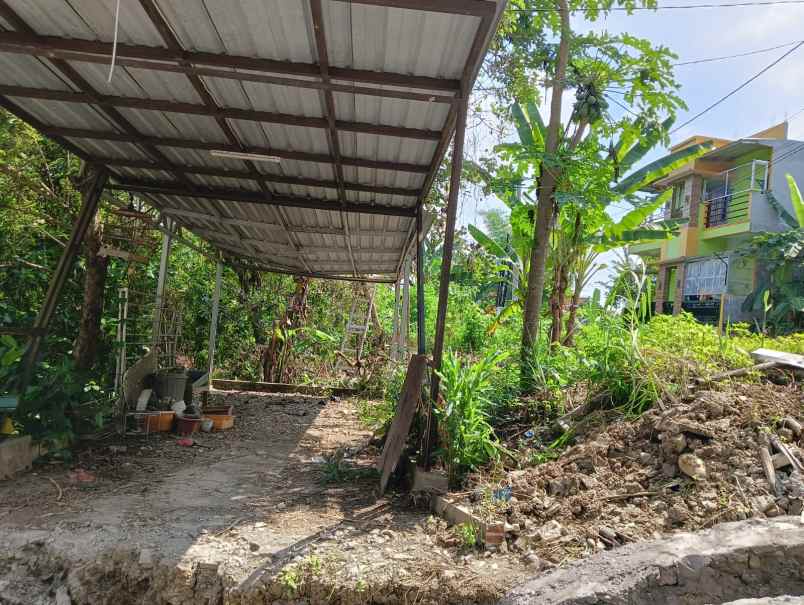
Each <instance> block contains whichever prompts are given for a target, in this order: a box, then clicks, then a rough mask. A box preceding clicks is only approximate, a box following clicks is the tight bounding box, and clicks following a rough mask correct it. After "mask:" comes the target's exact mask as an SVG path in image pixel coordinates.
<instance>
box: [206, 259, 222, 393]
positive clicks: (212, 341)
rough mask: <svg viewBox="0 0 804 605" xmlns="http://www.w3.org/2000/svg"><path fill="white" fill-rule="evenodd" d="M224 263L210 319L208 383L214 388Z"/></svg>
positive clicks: (219, 267)
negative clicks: (213, 374)
mask: <svg viewBox="0 0 804 605" xmlns="http://www.w3.org/2000/svg"><path fill="white" fill-rule="evenodd" d="M222 280H223V263H222V262H221V261H218V265H217V267H216V270H215V291H214V292H213V293H212V314H211V316H210V319H209V347H208V348H207V362H208V365H207V383H208V384H209V386H210V388H212V370H214V369H215V346H216V343H217V339H218V313H219V311H220V304H221V281H222Z"/></svg>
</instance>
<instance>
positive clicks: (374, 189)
mask: <svg viewBox="0 0 804 605" xmlns="http://www.w3.org/2000/svg"><path fill="white" fill-rule="evenodd" d="M93 161H94V162H96V163H100V164H106V165H107V166H118V167H122V168H141V169H143V170H166V169H167V168H165V166H164V165H162V164H157V163H154V162H150V161H148V160H126V159H118V158H109V159H102V158H93ZM170 166H171V167H172V166H175V165H174V164H170ZM181 170H183V171H184V172H186V173H187V174H197V175H199V176H214V177H220V178H225V179H246V180H263V181H265V182H267V183H280V184H283V185H299V186H302V187H324V188H327V189H337V188H338V183H337V182H336V181H324V180H319V179H310V178H306V177H297V176H285V175H283V174H262V173H257V174H254V173H252V172H251V171H248V170H226V169H223V168H207V167H206V166H181ZM344 187H345V188H346V189H347V190H348V191H362V192H364V193H378V194H386V195H403V196H406V197H418V195H419V194H420V193H421V191H420V190H419V189H409V188H406V187H385V186H382V185H363V184H362V183H349V182H346V183H344Z"/></svg>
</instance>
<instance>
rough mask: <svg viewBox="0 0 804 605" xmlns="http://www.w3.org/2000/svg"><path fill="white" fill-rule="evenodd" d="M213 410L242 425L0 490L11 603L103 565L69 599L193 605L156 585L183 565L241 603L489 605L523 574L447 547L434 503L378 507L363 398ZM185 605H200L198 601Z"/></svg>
mask: <svg viewBox="0 0 804 605" xmlns="http://www.w3.org/2000/svg"><path fill="white" fill-rule="evenodd" d="M211 401H212V402H213V403H227V404H233V405H234V406H235V414H236V417H237V418H236V425H235V428H234V429H232V430H229V431H222V432H216V433H211V434H198V435H197V436H196V437H195V442H196V445H194V446H192V447H183V446H181V445H179V444H178V440H177V437H175V436H173V435H167V434H152V435H150V436H148V437H128V438H116V439H115V440H113V441H109V442H104V443H98V444H95V445H92V446H89V447H86V448H84V449H83V450H82V451H81V452H80V453H78V454H77V456H76V458H75V459H74V460H73V461H72V462H70V463H69V464H65V463H58V464H44V465H38V466H36V467H35V468H34V470H33V471H32V472H28V473H26V474H23V475H21V476H19V477H17V478H16V479H14V480H11V481H6V482H3V483H0V534H2V535H3V540H2V543H1V544H0V561H2V562H0V603H6V602H8V603H18V602H19V603H35V602H42V603H49V602H55V601H50V600H48V599H49V598H51V597H52V598H53V599H55V598H56V596H57V591H58V586H56V584H58V581H55V584H54V580H53V577H54V575H55V576H58V575H59V574H61V575H66V573H67V570H69V569H72V568H75V567H80V566H81V565H85V566H87V570H88V569H90V568H92V566H96V569H94V570H93V571H92V572H90V571H87V570H85V572H86V573H83V575H82V576H81V577H82V582H83V583H84V584H86V585H88V586H90V588H87V586H81V587H79V586H78V585H77V583H76V582H77V580H74V581H73V584H74V585H73V586H72V587H71V588H64V587H62V593H65V594H67V595H68V596H69V595H71V597H72V599H73V600H72V602H95V601H93V600H92V599H94V598H98V595H101V594H102V595H104V601H103V602H106V598H109V599H112V597H111V596H108V595H112V594H117V596H116V597H115V600H114V601H111V600H110V601H109V602H115V603H116V604H117V605H120V604H121V603H128V602H154V603H160V602H165V603H168V602H169V603H180V602H185V601H184V600H182V599H184V598H185V597H183V596H176V595H173V596H171V594H170V591H169V590H165V589H158V588H157V585H158V584H159V582H158V579H153V580H152V581H148V582H147V583H148V584H149V586H144V585H143V582H144V581H146V580H147V576H148V572H147V570H148V569H149V568H152V567H154V566H158V567H159V568H160V569H163V570H169V569H170V568H175V569H177V570H179V571H180V572H182V573H183V574H184V575H183V576H181V574H180V577H179V576H177V577H176V578H174V579H173V580H172V582H179V583H180V582H182V581H184V582H186V583H187V584H188V586H189V587H190V589H193V585H194V584H195V585H196V586H195V588H197V585H198V583H199V580H198V578H197V574H198V570H199V569H201V568H203V569H204V570H207V571H209V570H210V569H212V570H214V571H215V573H216V574H217V575H218V576H219V577H221V578H224V584H225V586H226V592H227V594H230V595H241V596H240V597H235V596H230V597H227V598H228V599H229V600H228V601H227V602H233V603H234V602H243V603H246V602H248V603H250V602H266V601H273V600H281V599H284V598H291V597H301V596H303V595H307V596H308V597H309V598H310V600H312V601H313V602H366V601H369V600H376V599H377V598H378V597H379V595H385V596H383V598H387V599H388V602H400V603H405V602H408V603H413V602H450V601H451V602H473V601H481V602H487V601H491V600H494V599H496V598H497V597H499V596H500V595H501V594H502V593H503V592H504V591H505V589H507V588H508V587H510V586H512V585H513V584H514V583H515V582H516V581H517V580H519V579H521V578H524V575H525V574H526V572H527V568H526V566H521V565H518V564H517V562H516V561H514V562H512V561H507V560H503V559H502V557H499V556H497V557H493V556H491V554H490V553H489V554H488V555H486V554H484V553H475V554H469V553H466V552H464V551H463V550H461V549H460V548H456V547H452V548H448V547H444V546H441V545H439V539H438V537H437V535H436V533H437V532H436V530H438V531H441V532H442V533H443V532H446V531H447V530H446V528H445V527H444V524H443V523H441V524H437V523H434V521H433V520H432V519H430V515H429V513H428V512H427V509H426V506H425V507H422V506H421V505H419V506H418V507H417V506H416V505H415V503H412V502H411V501H409V500H407V499H406V500H404V501H402V500H395V499H394V498H393V497H386V498H383V499H380V500H377V499H376V496H375V484H376V480H375V479H374V477H373V476H371V475H370V471H368V470H367V469H369V468H370V467H371V465H372V464H373V462H374V459H375V456H376V454H377V452H376V450H375V449H374V448H373V447H366V444H367V443H368V441H369V439H370V437H371V435H370V433H368V432H367V431H365V430H363V429H362V428H361V426H360V424H359V422H358V419H357V413H356V409H355V403H354V402H353V401H350V400H347V399H343V400H324V399H321V398H320V397H304V396H297V395H267V394H260V393H216V394H214V395H213V396H212V398H211ZM336 452H340V453H341V454H345V455H346V461H345V464H343V465H342V466H340V467H336V465H335V464H333V463H330V462H327V460H329V459H330V456H332V455H333V454H335V453H336ZM339 469H340V470H339ZM343 469H346V470H343ZM43 561H46V564H45V563H44V562H43ZM99 561H103V564H102V565H99V564H98V562H99ZM121 568H122V570H125V571H121ZM37 570H39V571H37ZM42 570H45V571H42ZM54 570H56V571H58V573H54ZM133 570H137V572H136V573H137V574H138V575H137V578H138V580H137V582H136V584H137V585H136V586H132V583H133V582H134V578H133V576H132V574H133V573H134V572H133ZM40 572H41V573H40ZM160 573H161V572H160ZM121 574H122V575H124V576H125V575H126V574H128V575H127V576H126V577H123V578H118V579H117V580H115V582H117V584H119V585H120V586H118V588H119V589H120V590H118V592H117V593H114V591H112V590H110V589H109V587H108V586H106V587H105V588H104V587H103V583H102V582H101V581H100V579H101V578H106V580H104V581H109V578H111V577H117V576H120V575H121ZM150 574H151V575H153V576H154V577H156V576H158V574H157V573H156V572H154V571H151V572H150ZM37 575H39V576H41V577H40V581H34V580H31V576H37ZM23 577H24V578H25V579H26V581H25V582H23V581H22V579H23ZM93 583H94V584H96V585H97V586H96V587H95V592H94V593H93V592H92V589H91V587H92V585H93ZM213 583H214V582H213ZM445 583H449V584H452V585H453V586H454V594H453V596H451V597H450V596H448V595H447V594H445V593H444V592H443V588H444V586H445ZM65 586H66V584H65ZM174 588H175V587H174ZM215 590H217V589H215ZM87 591H89V592H87ZM190 592H192V590H191V591H190ZM212 592H214V590H212ZM188 594H190V593H188ZM37 595H38V596H37ZM93 595H94V596H93ZM255 595H260V596H259V597H257V596H255ZM333 595H338V596H337V597H335V596H333ZM391 595H396V596H394V597H392V596H391ZM62 596H64V595H62ZM39 597H41V599H42V600H41V601H37V600H36V599H37V598H39ZM121 597H122V600H121ZM142 597H145V599H146V600H144V601H143V600H140V599H141V598H142ZM127 598H130V600H127ZM187 598H188V600H187V601H186V602H188V603H189V602H202V601H199V600H198V594H197V592H196V594H195V596H193V597H192V598H190V597H187ZM204 598H206V596H205V597H204ZM237 598H240V599H241V600H240V601H237V600H234V599H237ZM84 599H89V600H88V601H85V600H84ZM252 599H255V600H252ZM69 602H71V601H69V600H67V601H65V600H64V599H62V601H61V602H59V605H63V604H64V603H69ZM97 602H100V601H97ZM210 602H215V601H212V600H211V601H210Z"/></svg>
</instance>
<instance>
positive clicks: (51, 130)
mask: <svg viewBox="0 0 804 605" xmlns="http://www.w3.org/2000/svg"><path fill="white" fill-rule="evenodd" d="M12 113H16V114H17V115H20V114H19V112H18V111H14V110H12ZM26 121H28V120H27V118H26ZM30 123H31V124H36V123H35V122H30ZM35 127H36V128H37V130H39V131H41V132H42V134H44V135H46V136H49V137H51V138H54V139H55V138H62V139H63V138H65V137H68V138H75V139H93V140H99V141H116V142H119V143H134V144H137V143H150V144H151V145H156V146H159V147H177V148H180V149H197V150H200V151H215V150H220V151H234V152H239V151H245V152H246V153H256V154H259V155H267V156H274V157H278V158H281V159H285V160H296V161H298V162H315V163H321V164H332V163H334V161H335V160H333V158H332V156H329V155H326V154H321V153H309V152H306V151H293V150H290V149H277V148H275V147H255V146H245V147H243V149H240V148H239V147H237V146H235V145H231V144H228V143H212V142H209V141H196V140H192V139H179V138H169V137H150V136H132V135H130V134H126V133H122V132H111V131H101V130H87V129H84V128H66V127H60V126H47V125H46V124H42V123H41V122H40V123H39V126H35ZM81 153H82V154H83V155H87V154H86V152H81ZM79 155H80V154H79ZM341 161H342V162H343V165H344V166H354V167H356V168H371V169H376V170H389V171H392V172H412V173H415V174H427V172H428V170H429V169H430V168H429V165H427V164H410V163H404V162H385V161H378V160H368V159H363V158H354V157H342V158H341ZM188 168H189V167H188Z"/></svg>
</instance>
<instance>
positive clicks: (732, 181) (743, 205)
mask: <svg viewBox="0 0 804 605" xmlns="http://www.w3.org/2000/svg"><path fill="white" fill-rule="evenodd" d="M767 185H768V162H766V161H764V160H753V161H751V162H748V163H747V164H742V165H740V166H737V167H735V168H732V169H730V170H726V171H725V172H721V173H720V174H718V175H717V176H715V177H713V178H710V179H707V180H706V181H705V182H704V192H703V203H704V207H705V215H704V225H705V226H706V227H707V228H710V227H719V226H721V225H733V224H735V223H741V222H744V221H746V220H748V217H749V214H750V211H751V197H752V193H753V192H755V191H757V192H763V191H765V190H766V189H767Z"/></svg>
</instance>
